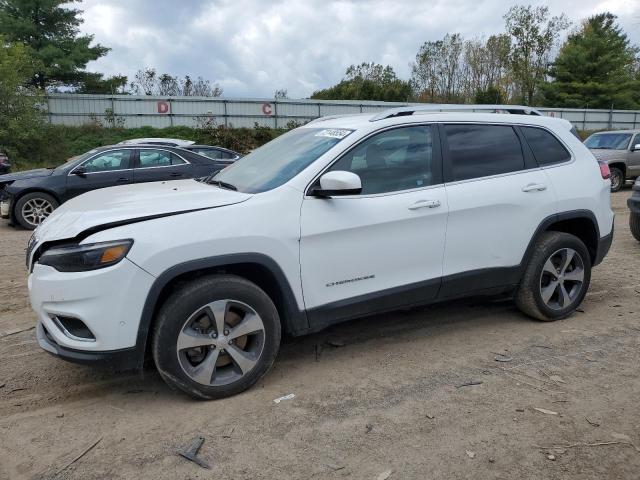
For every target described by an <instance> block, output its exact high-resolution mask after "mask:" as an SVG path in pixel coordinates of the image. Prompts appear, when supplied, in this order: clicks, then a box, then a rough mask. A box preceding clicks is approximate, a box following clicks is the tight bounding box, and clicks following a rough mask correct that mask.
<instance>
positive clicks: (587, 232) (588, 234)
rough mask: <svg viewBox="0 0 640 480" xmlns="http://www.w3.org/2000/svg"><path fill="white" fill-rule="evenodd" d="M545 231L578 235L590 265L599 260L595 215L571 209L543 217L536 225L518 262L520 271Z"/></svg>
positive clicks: (595, 263) (598, 240)
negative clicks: (585, 248) (589, 259)
mask: <svg viewBox="0 0 640 480" xmlns="http://www.w3.org/2000/svg"><path fill="white" fill-rule="evenodd" d="M545 232H564V233H569V234H571V235H575V236H576V237H578V238H579V239H580V240H581V241H582V242H583V243H584V244H585V246H586V247H587V250H589V256H590V257H591V263H592V265H594V266H595V265H597V263H598V260H600V258H599V255H598V253H599V252H598V248H599V246H600V228H599V227H598V221H597V220H596V216H595V215H594V213H593V212H592V211H590V210H572V211H569V212H562V213H557V214H555V215H551V216H549V217H547V218H545V219H544V220H543V221H542V222H541V223H540V225H539V226H538V228H537V230H536V232H535V234H534V235H533V237H532V238H531V241H530V242H529V245H528V246H527V250H526V252H525V255H524V258H523V259H522V262H521V264H520V267H521V273H524V269H525V268H526V266H527V264H528V263H529V260H530V259H531V256H532V255H533V250H534V249H535V245H536V243H537V241H538V239H539V238H540V236H541V235H542V234H543V233H545Z"/></svg>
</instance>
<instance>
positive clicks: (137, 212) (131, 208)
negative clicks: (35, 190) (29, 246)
mask: <svg viewBox="0 0 640 480" xmlns="http://www.w3.org/2000/svg"><path fill="white" fill-rule="evenodd" d="M249 198H251V195H250V194H246V193H240V192H234V191H232V190H225V189H222V188H218V187H216V186H214V185H208V184H204V183H201V182H197V181H195V180H174V181H171V182H152V183H139V184H134V185H122V186H118V187H110V188H102V189H99V190H93V191H91V192H88V193H85V194H83V195H80V196H79V197H76V198H74V199H72V200H69V201H68V202H66V203H64V204H62V205H61V206H60V207H59V208H58V209H56V210H55V211H54V212H53V213H52V214H51V215H50V216H49V218H47V219H46V220H45V221H44V223H43V224H42V225H40V226H39V227H38V229H37V230H36V231H35V236H36V238H37V242H38V243H41V242H43V241H51V240H62V239H67V238H73V237H75V236H76V235H78V234H79V233H81V232H83V231H85V230H87V229H89V228H92V227H97V226H100V225H105V224H111V223H118V222H126V221H128V220H135V219H143V218H145V217H153V216H156V215H167V214H176V213H181V212H187V211H190V210H199V209H205V208H213V207H221V206H224V205H232V204H234V203H240V202H244V201H245V200H248V199H249Z"/></svg>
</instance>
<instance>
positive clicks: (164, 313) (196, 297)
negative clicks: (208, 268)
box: [152, 275, 281, 400]
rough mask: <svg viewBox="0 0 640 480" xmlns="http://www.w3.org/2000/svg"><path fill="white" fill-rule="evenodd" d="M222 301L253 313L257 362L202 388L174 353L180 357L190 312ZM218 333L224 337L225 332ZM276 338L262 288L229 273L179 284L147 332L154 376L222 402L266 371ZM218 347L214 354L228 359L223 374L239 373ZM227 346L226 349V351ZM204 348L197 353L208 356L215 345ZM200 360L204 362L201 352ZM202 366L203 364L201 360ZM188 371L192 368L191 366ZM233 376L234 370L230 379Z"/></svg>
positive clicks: (276, 322) (273, 313)
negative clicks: (257, 333) (258, 324)
mask: <svg viewBox="0 0 640 480" xmlns="http://www.w3.org/2000/svg"><path fill="white" fill-rule="evenodd" d="M227 300H233V301H237V302H242V303H243V304H246V306H249V307H251V309H253V310H254V311H255V313H257V314H258V316H259V318H260V319H261V320H262V324H263V326H264V331H263V332H261V334H260V338H259V339H258V340H257V341H258V344H262V345H261V347H260V348H261V351H260V353H259V354H257V355H256V358H257V361H256V363H255V364H254V366H253V367H252V368H251V369H250V370H248V371H247V373H243V374H242V375H243V376H241V377H240V378H239V379H237V380H236V381H233V382H231V383H228V384H225V385H204V384H202V383H199V382H197V381H195V380H194V379H193V378H192V377H191V376H189V375H188V374H187V372H186V371H185V369H184V368H183V366H182V364H181V362H184V361H185V360H184V359H185V357H181V358H180V359H179V355H184V353H181V354H179V349H178V345H177V344H178V338H179V335H180V334H181V332H182V331H183V329H184V328H185V325H187V323H188V321H190V318H193V315H194V312H198V311H200V310H201V309H202V308H203V307H204V306H206V305H207V304H210V303H212V302H216V301H227ZM225 315H226V314H225ZM211 335H212V333H211ZM221 335H222V334H221ZM224 335H225V336H226V335H227V334H226V331H225V334H224ZM280 337H281V327H280V317H279V315H278V311H277V309H276V307H275V305H274V304H273V302H272V301H271V299H270V298H269V296H268V295H267V294H266V293H265V292H264V291H263V290H261V289H260V288H259V287H258V286H257V285H255V284H254V283H251V282H249V281H248V280H246V279H244V278H241V277H238V276H235V275H211V276H207V277H202V278H199V279H196V280H193V281H191V282H189V283H186V284H184V285H182V286H181V287H180V288H178V289H177V290H176V291H174V292H173V293H172V294H171V296H170V297H169V298H168V299H167V301H166V302H165V303H164V305H162V307H161V308H160V311H159V313H158V316H157V318H156V323H155V327H154V331H153V338H152V342H153V343H152V352H153V359H154V361H155V365H156V368H157V369H158V371H159V373H160V375H161V376H162V378H163V379H164V381H165V382H166V383H167V384H169V386H171V387H175V388H178V389H180V390H182V391H183V392H185V393H187V394H188V395H190V396H192V397H194V398H197V399H205V400H209V399H217V398H224V397H228V396H231V395H235V394H237V393H240V392H242V391H244V390H246V389H248V388H249V387H251V386H252V385H253V384H254V383H256V382H257V381H258V380H259V379H260V378H262V377H263V376H264V375H265V374H266V373H267V372H268V371H269V369H270V368H271V366H272V365H273V362H274V360H275V358H276V355H277V354H278V350H279V348H280ZM219 347H220V346H219ZM221 348H222V349H221ZM221 348H218V351H219V352H222V353H220V354H219V355H227V359H228V364H227V365H228V366H227V367H223V368H227V371H229V369H235V370H236V371H238V370H241V369H239V367H238V365H237V364H235V363H234V362H233V361H232V359H231V356H230V355H229V354H228V353H226V354H225V353H224V352H225V350H224V348H223V347H221ZM230 348H231V347H228V348H227V350H229V349H230ZM204 349H209V350H201V351H203V352H206V351H208V352H211V351H213V350H215V349H216V347H204ZM196 351H197V350H196ZM181 352H193V350H184V349H183V350H181ZM203 356H204V357H205V359H206V354H203ZM216 358H218V359H223V357H222V356H221V357H218V356H216ZM202 362H203V363H204V360H203V361H202ZM218 363H219V361H218ZM218 363H216V362H215V361H214V362H213V364H215V365H216V367H215V373H214V374H213V375H214V376H213V379H216V378H217V375H218V373H217V372H218V368H220V367H218V366H217V365H218ZM194 368H198V365H197V362H196V365H195V367H194ZM237 374H238V373H237V372H236V373H235V375H237ZM232 375H233V372H232Z"/></svg>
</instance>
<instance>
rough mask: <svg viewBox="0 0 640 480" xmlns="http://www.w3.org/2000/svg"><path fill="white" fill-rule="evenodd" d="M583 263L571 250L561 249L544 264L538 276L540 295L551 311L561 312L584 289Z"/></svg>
mask: <svg viewBox="0 0 640 480" xmlns="http://www.w3.org/2000/svg"><path fill="white" fill-rule="evenodd" d="M584 275H585V271H584V261H583V260H582V257H581V256H580V254H579V253H578V252H577V251H575V250H574V249H572V248H561V249H560V250H557V251H556V252H554V253H553V254H552V255H551V256H550V257H549V258H548V259H547V261H546V262H545V264H544V266H543V268H542V274H541V275H540V295H541V297H542V301H543V302H544V304H545V305H546V306H547V307H549V308H551V309H552V310H562V309H564V308H566V307H568V306H569V305H571V303H573V301H574V300H575V299H576V298H578V296H579V295H580V293H581V292H582V289H583V288H584Z"/></svg>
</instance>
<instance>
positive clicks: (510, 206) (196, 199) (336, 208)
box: [27, 107, 613, 398]
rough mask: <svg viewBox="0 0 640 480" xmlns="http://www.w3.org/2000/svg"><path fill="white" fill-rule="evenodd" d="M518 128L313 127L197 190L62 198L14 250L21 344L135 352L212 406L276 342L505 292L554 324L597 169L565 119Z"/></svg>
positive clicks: (590, 245)
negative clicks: (23, 310) (22, 290)
mask: <svg viewBox="0 0 640 480" xmlns="http://www.w3.org/2000/svg"><path fill="white" fill-rule="evenodd" d="M478 108H482V107H478ZM509 108H512V107H509ZM513 108H517V107H513ZM520 108H521V109H525V108H526V107H520ZM520 113H528V112H526V111H523V112H517V113H516V114H507V115H504V114H495V113H472V112H466V111H462V112H457V111H446V110H445V111H443V112H435V111H434V110H433V109H429V108H420V107H405V108H401V109H392V110H388V111H385V112H382V113H378V114H363V115H354V116H343V117H337V118H330V119H319V120H316V121H313V122H310V123H308V124H306V125H305V126H303V127H300V128H297V129H295V130H292V131H290V132H288V133H286V134H284V135H282V136H280V137H278V138H276V139H275V140H273V141H271V142H269V143H268V144H266V145H264V146H263V147H261V148H259V149H257V150H256V151H254V152H253V153H251V154H249V155H247V156H246V157H243V158H241V159H240V160H238V161H237V162H236V163H234V164H233V165H232V166H230V167H228V168H226V169H225V170H223V171H221V172H220V173H218V174H217V175H216V176H215V177H213V178H212V179H211V180H210V181H209V182H207V183H204V182H197V181H194V180H183V181H174V182H166V183H165V182H162V183H147V184H142V185H129V186H126V187H113V188H108V189H103V190H97V191H93V192H89V193H87V194H85V195H82V196H80V197H78V198H76V199H73V200H71V201H69V202H67V203H65V204H64V205H62V206H61V207H60V208H58V209H57V210H55V211H54V212H53V214H51V216H50V217H49V218H48V219H47V220H46V221H45V222H44V223H43V224H42V225H41V226H40V227H39V228H38V229H37V230H36V231H35V233H34V236H33V237H32V239H31V240H30V242H29V245H28V249H27V265H28V269H29V293H30V299H31V305H32V306H33V308H34V310H35V311H36V313H37V318H38V321H37V328H36V332H37V339H38V342H39V344H40V345H41V346H42V348H44V349H45V350H47V351H48V352H50V353H52V354H54V355H57V356H60V357H62V358H65V359H68V360H71V361H78V362H85V363H90V362H99V361H102V362H106V363H108V364H110V365H113V366H116V365H117V366H120V367H123V368H127V367H128V368H131V367H141V366H142V363H143V359H144V357H145V353H147V352H148V353H150V354H151V356H152V357H153V359H154V361H155V365H156V367H157V369H158V371H159V372H160V374H161V375H162V377H163V378H164V380H165V381H166V382H167V383H169V384H170V385H172V386H175V387H177V388H179V389H181V390H183V391H184V392H186V393H187V394H189V395H192V396H194V397H197V398H220V397H225V396H229V395H233V394H236V393H238V392H241V391H243V390H245V389H247V388H249V387H250V386H251V385H253V384H254V383H255V382H256V381H257V380H258V379H260V378H261V377H262V376H263V375H264V374H265V373H266V372H267V371H268V370H269V368H270V367H271V365H272V364H273V361H274V359H275V357H276V355H277V353H278V349H279V346H280V339H281V336H282V334H283V333H288V334H291V335H301V334H305V333H310V332H315V331H318V330H320V329H322V328H325V327H327V326H329V325H332V324H335V323H337V322H342V321H345V320H349V319H353V318H357V317H362V316H366V315H370V314H374V313H381V312H385V311H389V310H394V309H398V308H403V307H407V306H414V305H422V304H428V303H432V302H438V301H442V300H451V299H456V298H460V297H464V296H469V295H494V294H505V293H508V294H512V295H513V298H514V300H515V303H516V305H517V306H518V307H519V308H520V309H521V310H522V311H523V312H524V313H525V314H527V315H529V316H531V317H533V318H535V319H538V320H543V321H551V320H557V319H561V318H565V317H567V316H569V315H571V314H572V313H573V312H574V311H575V310H576V308H578V306H579V305H580V303H581V302H582V300H583V298H584V296H585V294H586V293H587V289H588V288H589V282H590V278H591V268H592V267H593V266H595V265H597V264H598V263H600V262H601V261H602V259H603V258H604V256H605V255H606V254H607V252H608V250H609V247H610V245H611V241H612V238H613V212H612V211H611V208H610V193H609V189H610V181H609V169H608V167H607V165H606V164H605V163H598V162H597V161H596V160H595V159H594V157H593V155H591V153H590V152H589V150H588V149H587V148H586V147H585V146H584V145H583V144H582V143H581V142H580V140H578V139H577V138H576V137H575V136H574V135H573V134H572V133H571V131H570V130H571V129H570V128H569V127H570V124H568V122H566V121H565V120H560V119H554V118H549V117H544V116H537V115H531V114H520Z"/></svg>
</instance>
